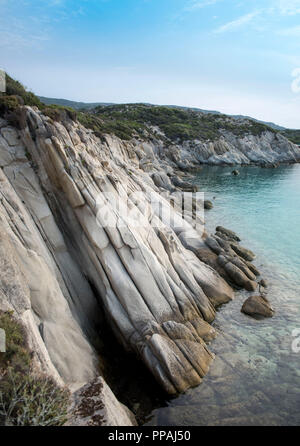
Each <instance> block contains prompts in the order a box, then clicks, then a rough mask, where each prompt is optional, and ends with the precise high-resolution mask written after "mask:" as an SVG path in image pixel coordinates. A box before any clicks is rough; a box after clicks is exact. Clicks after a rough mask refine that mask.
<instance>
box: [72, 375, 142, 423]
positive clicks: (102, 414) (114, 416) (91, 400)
mask: <svg viewBox="0 0 300 446" xmlns="http://www.w3.org/2000/svg"><path fill="white" fill-rule="evenodd" d="M66 425H67V426H137V422H136V420H135V417H134V415H133V413H132V412H130V410H129V409H127V407H125V406H123V405H121V404H120V403H119V401H118V400H117V399H116V397H115V396H114V394H113V393H112V391H111V390H110V388H109V387H108V385H107V384H106V382H105V381H104V379H103V378H102V377H100V376H99V377H98V378H97V379H95V380H93V381H92V382H90V383H88V384H86V385H85V386H83V387H82V388H81V389H79V390H77V391H76V392H75V393H74V394H73V395H72V403H71V406H70V410H69V418H68V421H67V423H66Z"/></svg>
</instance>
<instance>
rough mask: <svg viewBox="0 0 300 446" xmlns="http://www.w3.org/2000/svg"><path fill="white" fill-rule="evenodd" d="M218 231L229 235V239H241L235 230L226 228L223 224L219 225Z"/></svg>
mask: <svg viewBox="0 0 300 446" xmlns="http://www.w3.org/2000/svg"><path fill="white" fill-rule="evenodd" d="M216 231H217V232H219V233H221V234H223V235H225V236H227V237H228V239H229V240H234V241H237V242H240V241H241V239H240V238H239V236H238V235H237V234H236V233H235V232H233V231H231V230H230V229H226V228H224V227H223V226H217V227H216Z"/></svg>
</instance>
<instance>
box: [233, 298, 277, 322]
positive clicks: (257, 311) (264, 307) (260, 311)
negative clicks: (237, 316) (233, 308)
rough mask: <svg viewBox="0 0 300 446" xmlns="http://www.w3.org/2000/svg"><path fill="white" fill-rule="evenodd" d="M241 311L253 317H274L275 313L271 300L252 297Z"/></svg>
mask: <svg viewBox="0 0 300 446" xmlns="http://www.w3.org/2000/svg"><path fill="white" fill-rule="evenodd" d="M241 311H242V312H243V313H245V314H247V315H249V316H253V317H260V316H261V317H273V316H274V313H275V311H274V310H273V308H272V307H271V304H270V302H269V300H268V299H267V298H266V297H263V296H250V297H249V298H248V299H247V300H246V302H245V303H244V305H243V306H242V310H241Z"/></svg>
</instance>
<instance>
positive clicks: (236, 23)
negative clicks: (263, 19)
mask: <svg viewBox="0 0 300 446" xmlns="http://www.w3.org/2000/svg"><path fill="white" fill-rule="evenodd" d="M261 12H262V11H254V12H250V13H249V14H245V15H243V16H241V17H239V18H238V19H236V20H233V21H231V22H228V23H225V25H222V26H220V27H219V28H217V29H215V31H214V32H215V33H217V34H220V33H225V32H228V31H234V30H236V29H238V28H240V27H241V26H243V25H246V24H247V23H250V22H252V20H253V19H254V18H255V17H256V16H258V15H259V14H261Z"/></svg>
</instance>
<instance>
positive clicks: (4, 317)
mask: <svg viewBox="0 0 300 446" xmlns="http://www.w3.org/2000/svg"><path fill="white" fill-rule="evenodd" d="M0 328H2V329H3V330H4V331H5V334H6V352H5V353H0V425H6V426H7V425H11V426H56V425H62V424H64V422H65V421H66V414H67V408H68V403H69V392H68V391H67V390H65V389H61V388H59V387H58V386H57V385H56V383H55V382H54V381H53V380H52V379H50V378H49V377H47V376H41V375H37V374H36V373H33V370H32V355H33V353H32V352H31V351H30V350H29V348H28V345H27V340H26V333H25V330H24V328H23V326H22V325H21V323H20V322H18V321H17V320H16V319H15V318H14V317H13V314H12V313H11V312H0Z"/></svg>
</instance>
